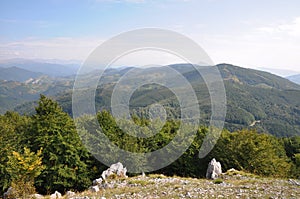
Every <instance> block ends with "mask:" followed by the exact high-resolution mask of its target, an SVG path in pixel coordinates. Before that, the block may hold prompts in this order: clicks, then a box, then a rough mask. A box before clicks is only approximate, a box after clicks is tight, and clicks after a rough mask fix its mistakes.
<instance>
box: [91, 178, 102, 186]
mask: <svg viewBox="0 0 300 199" xmlns="http://www.w3.org/2000/svg"><path fill="white" fill-rule="evenodd" d="M102 181H103V180H102V178H98V179H95V180H93V185H99V184H102Z"/></svg>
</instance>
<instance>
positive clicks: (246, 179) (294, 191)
mask: <svg viewBox="0 0 300 199" xmlns="http://www.w3.org/2000/svg"><path fill="white" fill-rule="evenodd" d="M299 197H300V181H297V180H292V179H273V178H262V177H258V176H255V175H252V174H247V173H244V172H241V171H229V172H226V173H225V174H222V176H221V177H220V178H218V179H215V180H207V179H196V178H183V177H177V176H173V177H167V176H164V175H160V174H157V175H155V174H152V175H147V176H142V175H141V176H135V177H129V178H120V179H108V180H107V182H106V183H105V187H103V188H101V189H100V190H99V191H97V192H95V191H93V190H92V189H89V190H87V191H85V192H82V193H75V195H73V194H70V195H69V196H68V195H65V196H63V197H62V198H69V199H71V198H72V199H98V198H99V199H104V198H106V199H108V198H115V199H121V198H143V199H145V198H149V199H150V198H165V199H171V198H295V199H296V198H299ZM45 198H46V197H45ZM49 198H50V197H49Z"/></svg>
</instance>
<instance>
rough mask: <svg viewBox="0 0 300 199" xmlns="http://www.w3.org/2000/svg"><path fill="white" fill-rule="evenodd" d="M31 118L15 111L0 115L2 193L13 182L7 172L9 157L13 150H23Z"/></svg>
mask: <svg viewBox="0 0 300 199" xmlns="http://www.w3.org/2000/svg"><path fill="white" fill-rule="evenodd" d="M30 122H31V120H30V118H29V117H26V116H20V115H19V114H17V113H14V112H7V113H6V114H4V115H0V148H1V150H0V176H1V177H0V187H1V188H0V195H2V194H3V192H4V190H5V189H7V188H8V187H9V186H10V184H11V176H10V175H9V174H8V173H7V171H6V168H7V167H8V165H7V163H8V157H9V156H10V155H11V153H12V151H16V152H21V150H22V144H21V143H22V141H23V140H24V139H25V137H24V135H23V134H24V132H25V131H27V129H29V127H30Z"/></svg>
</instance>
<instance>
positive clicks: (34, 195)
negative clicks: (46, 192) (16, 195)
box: [31, 193, 44, 199]
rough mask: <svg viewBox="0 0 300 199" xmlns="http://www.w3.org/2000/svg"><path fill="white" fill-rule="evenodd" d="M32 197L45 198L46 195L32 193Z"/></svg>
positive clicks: (35, 198)
mask: <svg viewBox="0 0 300 199" xmlns="http://www.w3.org/2000/svg"><path fill="white" fill-rule="evenodd" d="M31 198H34V199H42V198H44V196H43V195H41V194H37V193H36V194H32V195H31Z"/></svg>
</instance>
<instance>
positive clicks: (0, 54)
mask: <svg viewBox="0 0 300 199" xmlns="http://www.w3.org/2000/svg"><path fill="white" fill-rule="evenodd" d="M102 41H103V40H99V39H96V38H69V37H57V38H51V39H37V38H27V39H24V40H20V41H14V42H2V43H1V44H0V59H8V58H17V57H21V58H30V59H36V58H42V59H53V58H55V59H80V60H84V59H85V58H86V57H87V56H88V54H89V53H90V52H91V51H92V50H93V49H94V48H95V47H96V46H97V45H99V44H100V43H101V42H102Z"/></svg>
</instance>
